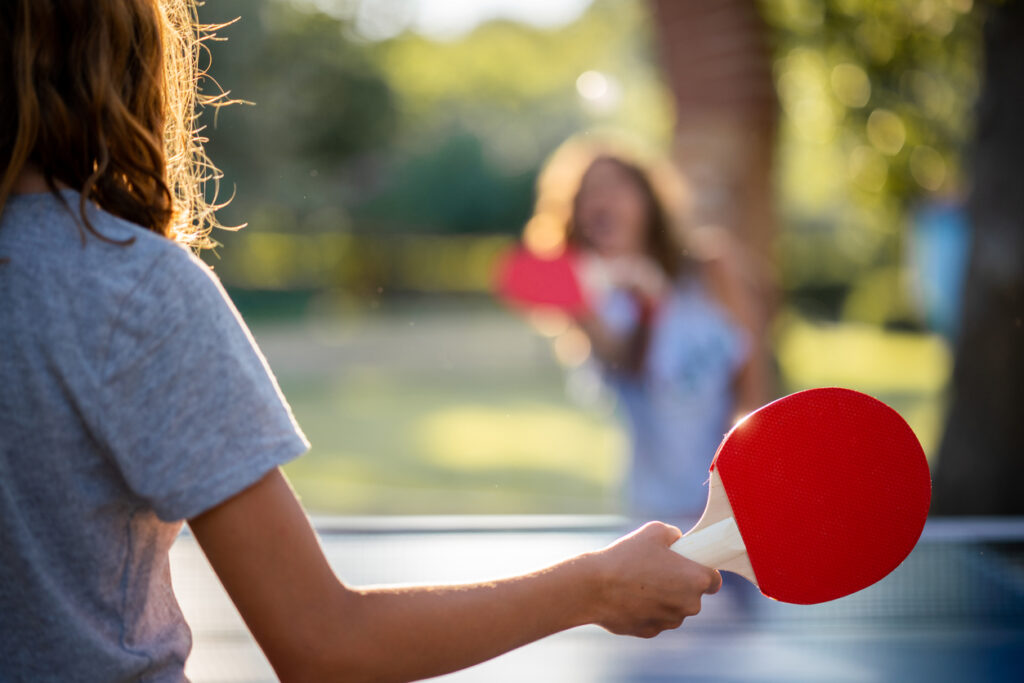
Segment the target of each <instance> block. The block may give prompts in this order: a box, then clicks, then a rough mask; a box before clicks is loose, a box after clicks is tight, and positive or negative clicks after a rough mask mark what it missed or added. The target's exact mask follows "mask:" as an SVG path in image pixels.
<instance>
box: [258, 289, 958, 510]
mask: <svg viewBox="0 0 1024 683" xmlns="http://www.w3.org/2000/svg"><path fill="white" fill-rule="evenodd" d="M254 332H255V334H256V336H257V338H258V339H259V340H260V343H261V346H262V347H263V349H264V351H265V352H266V353H267V356H268V359H269V360H270V363H271V366H272V367H273V368H274V369H275V371H276V373H277V375H278V379H279V381H280V383H281V387H282V389H283V391H284V392H285V395H286V396H287V397H288V399H289V401H290V402H291V405H292V407H293V409H294V411H295V415H296V417H297V419H298V420H299V422H300V424H301V425H302V427H303V429H304V430H305V431H306V434H307V436H308V437H309V438H310V441H311V442H312V444H313V448H312V450H311V451H310V453H308V454H307V455H306V456H304V457H302V458H300V459H298V460H296V461H295V462H293V463H291V464H289V465H288V466H287V467H286V468H285V469H286V472H287V474H288V476H289V478H290V479H291V481H292V483H293V485H294V486H295V488H296V490H297V492H298V493H299V495H300V496H301V497H302V499H303V501H304V503H305V504H306V506H307V508H308V509H310V510H311V511H313V512H315V513H319V514H345V515H348V514H483V513H508V514H518V513H547V514H557V513H608V512H617V511H618V510H619V509H620V507H619V505H620V504H619V496H618V487H619V481H620V478H621V473H622V471H623V468H624V466H625V464H626V460H625V458H626V452H625V450H626V443H625V441H624V437H623V433H622V430H621V429H620V427H619V425H618V422H617V419H616V417H615V416H614V415H613V414H612V412H611V410H610V408H609V406H608V405H607V402H605V403H599V404H598V405H599V406H601V407H600V408H595V407H584V406H581V405H579V404H577V403H574V402H573V401H571V400H569V398H568V397H567V392H566V388H565V387H566V372H565V370H564V369H562V368H560V367H559V366H558V364H557V363H556V362H555V361H554V360H553V357H552V354H551V352H550V348H549V347H550V343H549V341H548V340H546V339H542V338H540V337H539V336H537V335H536V334H534V333H533V332H532V331H531V330H530V329H529V327H528V326H527V325H526V324H525V323H523V322H522V321H521V320H520V319H519V318H517V317H516V316H513V315H511V314H509V313H507V312H504V311H502V310H500V309H497V308H494V307H489V306H483V307H481V306H479V305H475V306H470V307H466V308H459V307H456V308H454V309H451V308H444V309H436V308H430V307H426V306H423V305H417V306H409V307H404V308H397V309H394V310H390V311H388V312H386V313H377V314H374V315H356V316H353V317H351V318H343V319H341V320H332V321H328V322H327V323H324V322H323V321H320V322H318V323H316V324H314V325H311V324H306V323H302V322H297V321H292V322H289V323H284V324H269V325H268V324H265V323H264V324H260V325H256V326H254ZM778 342H779V343H778V356H779V361H780V367H781V369H782V371H783V380H784V389H785V390H787V391H793V390H797V389H801V388H806V387H810V386H824V385H841V386H848V387H851V388H855V389H860V390H862V391H866V392H868V393H871V394H873V395H875V396H877V397H879V398H881V399H882V400H885V401H887V402H888V403H890V404H891V405H893V407H895V408H896V409H897V410H899V411H900V412H901V413H902V414H903V415H904V417H905V418H907V419H908V421H909V422H910V423H911V426H912V427H913V428H914V430H915V432H917V434H918V436H919V438H920V439H921V441H922V443H923V444H924V446H925V449H926V451H929V452H933V451H934V450H935V447H936V445H937V441H938V438H939V436H940V434H941V426H942V419H941V416H942V412H943V404H942V392H943V388H944V386H945V384H946V381H947V378H948V372H949V354H948V351H947V350H946V349H945V347H944V345H942V343H941V342H939V341H937V340H936V339H935V338H934V337H930V336H925V335H908V334H906V333H890V332H884V331H881V330H878V329H875V328H862V327H857V326H850V325H841V326H829V327H823V326H814V325H810V324H808V323H806V322H803V321H799V320H795V319H789V320H788V321H787V322H786V324H785V325H784V326H783V327H781V328H780V331H779V335H778Z"/></svg>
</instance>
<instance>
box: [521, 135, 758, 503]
mask: <svg viewBox="0 0 1024 683" xmlns="http://www.w3.org/2000/svg"><path fill="white" fill-rule="evenodd" d="M558 156H559V155H558V154H556V157H555V159H557V158H558ZM562 156H569V155H562ZM575 156H576V158H577V165H578V166H579V165H580V164H579V156H580V153H579V151H578V150H577V152H576V153H575ZM588 156H589V162H588V163H586V164H585V165H583V167H584V168H585V170H584V172H583V174H582V177H581V179H580V181H579V183H578V186H577V187H578V189H577V190H576V192H575V196H574V197H572V198H571V200H570V203H569V206H568V219H567V221H566V235H565V242H566V243H567V246H568V247H570V248H573V249H574V250H575V251H576V252H577V253H578V254H579V255H580V259H579V262H580V264H581V266H580V272H581V280H582V281H583V285H584V289H585V290H586V291H587V292H588V294H589V299H590V307H589V309H588V312H587V313H584V314H582V315H579V316H577V320H576V322H577V324H578V325H579V327H580V328H581V329H582V330H583V332H585V334H586V335H587V337H588V338H589V340H590V344H591V349H592V354H593V356H594V358H595V359H596V360H597V362H598V364H599V366H600V369H601V371H602V375H603V376H604V378H605V380H606V383H607V384H608V385H609V386H610V387H611V388H612V390H613V391H614V394H615V396H616V397H617V399H618V402H619V404H620V406H621V409H622V411H623V413H624V415H625V418H626V424H627V429H628V435H629V442H630V451H631V465H630V468H629V475H628V479H627V487H626V489H627V500H628V506H629V512H630V513H631V514H633V515H637V516H640V515H655V516H660V517H688V516H695V515H698V514H699V513H700V512H701V511H702V510H703V507H704V504H705V502H706V499H707V491H706V489H705V488H704V487H702V486H701V483H703V482H706V481H707V478H708V467H709V465H710V463H711V459H712V456H713V455H714V453H715V450H716V449H717V447H718V444H719V442H720V441H721V440H722V436H723V435H724V434H725V432H727V431H728V430H729V428H730V427H731V426H732V424H733V423H734V422H735V421H736V419H737V418H738V417H740V416H742V415H744V414H746V413H747V412H749V411H751V410H753V409H755V408H757V407H758V406H759V405H760V404H761V403H762V402H763V401H764V399H765V398H766V394H767V388H766V384H767V382H766V376H767V375H766V371H765V368H764V367H763V364H762V363H760V362H758V360H757V359H759V358H760V357H761V354H759V353H756V352H755V349H756V347H757V345H758V344H759V343H760V340H759V339H758V336H759V334H758V330H759V329H761V326H760V325H759V323H758V313H759V312H758V311H757V310H756V305H755V304H754V297H753V292H752V291H751V288H750V287H748V285H747V283H746V282H745V279H744V269H743V266H742V255H741V251H740V248H739V245H738V244H736V243H735V242H733V241H732V240H731V239H730V238H729V236H728V235H726V234H723V233H722V232H721V231H715V230H713V229H710V228H705V229H702V230H701V231H700V233H699V236H698V233H696V232H694V231H692V230H688V231H685V232H684V231H683V230H682V229H681V228H682V227H683V226H682V225H681V223H680V221H678V220H677V219H676V218H675V216H674V215H673V213H672V212H670V209H669V206H668V202H667V201H665V200H664V199H662V197H661V196H660V194H659V191H658V189H656V186H655V184H654V182H652V179H651V176H650V175H649V174H648V172H647V171H646V170H645V168H644V167H643V166H642V165H641V164H639V163H637V162H635V161H632V160H631V159H630V156H629V155H628V154H626V153H624V152H623V151H621V150H618V149H609V150H603V151H591V152H590V153H589V155H588ZM555 159H553V162H552V163H553V164H554V163H555ZM551 173H554V174H557V173H562V175H563V176H564V172H562V171H552V172H551ZM546 175H549V176H550V174H548V173H546ZM563 180H564V177H563ZM550 184H551V183H550V177H548V178H542V179H541V183H540V188H541V195H542V196H541V198H540V200H539V202H538V207H539V208H540V209H541V210H543V206H544V204H545V200H546V198H545V197H544V196H543V194H544V190H545V186H546V185H550ZM662 194H668V193H667V192H663V193H662ZM673 208H674V207H673Z"/></svg>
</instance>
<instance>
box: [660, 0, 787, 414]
mask: <svg viewBox="0 0 1024 683" xmlns="http://www.w3.org/2000/svg"><path fill="white" fill-rule="evenodd" d="M650 3H651V8H652V11H653V17H654V27H655V34H656V37H657V42H658V47H659V51H660V53H661V62H662V66H663V68H664V71H665V75H666V80H667V83H668V86H669V89H670V90H671V91H672V94H673V96H674V99H675V105H676V128H675V141H674V145H673V157H674V160H675V163H676V166H677V167H678V168H679V170H680V172H681V173H682V175H683V177H684V178H685V179H686V181H687V183H688V185H689V186H690V188H691V194H692V207H691V209H692V213H693V219H694V223H695V224H696V225H697V226H701V225H714V226H717V227H720V228H725V229H727V230H729V232H731V233H732V234H733V235H734V236H736V238H737V241H738V242H739V243H740V244H742V245H743V247H744V253H743V254H740V255H739V256H741V257H742V261H743V263H744V264H745V265H744V268H743V272H744V273H745V274H746V276H747V282H746V284H747V285H748V286H749V287H750V290H751V294H752V299H753V300H754V301H756V302H757V303H758V308H759V311H758V313H759V320H758V329H757V330H756V339H755V340H754V342H755V343H754V349H753V353H754V363H755V366H754V370H753V371H754V372H755V373H756V374H757V375H758V376H759V377H761V378H763V379H762V381H761V382H760V384H763V385H764V386H763V390H762V393H763V395H762V396H761V397H760V398H761V400H767V399H769V398H773V397H774V395H775V390H774V387H773V385H775V384H776V381H775V378H774V377H773V375H774V372H773V370H772V369H771V368H772V366H773V364H772V362H771V349H770V347H769V343H768V339H769V337H770V333H771V321H772V318H773V316H774V313H775V309H776V307H777V303H778V278H777V271H776V267H775V256H774V242H775V233H776V215H775V188H774V182H773V180H774V173H773V171H774V153H775V137H776V129H777V127H778V99H777V97H776V95H775V84H774V81H773V80H772V55H771V49H770V47H769V45H768V40H767V37H768V35H767V34H768V31H767V28H766V26H765V24H764V22H763V21H762V19H761V16H760V14H759V12H758V9H757V5H756V3H755V2H754V0H650Z"/></svg>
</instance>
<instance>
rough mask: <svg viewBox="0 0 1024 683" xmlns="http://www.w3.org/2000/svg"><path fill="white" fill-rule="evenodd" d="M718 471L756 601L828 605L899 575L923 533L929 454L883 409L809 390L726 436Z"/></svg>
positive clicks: (857, 398) (845, 393)
mask: <svg viewBox="0 0 1024 683" xmlns="http://www.w3.org/2000/svg"><path fill="white" fill-rule="evenodd" d="M715 468H717V469H718V474H719V476H720V477H721V479H722V484H723V488H724V489H725V493H726V495H727V496H728V498H729V504H730V505H731V506H732V510H733V515H734V517H735V519H736V526H737V527H738V528H739V531H740V535H741V536H742V537H743V542H744V545H745V546H746V548H747V554H748V556H749V558H750V565H751V567H752V568H753V570H754V575H755V576H756V577H757V583H758V586H759V588H760V589H761V592H762V593H764V594H765V595H767V596H768V597H771V598H775V599H776V600H782V601H785V602H792V603H798V604H812V603H818V602H825V601H826V600H834V599H836V598H839V597H842V596H844V595H848V594H850V593H853V592H855V591H858V590H861V589H862V588H865V587H867V586H869V585H871V584H873V583H875V582H876V581H878V580H879V579H881V578H883V577H884V576H886V575H887V574H888V573H889V572H891V571H892V570H893V569H895V568H896V567H897V566H898V565H899V564H900V563H901V562H902V561H903V559H904V558H905V557H906V556H907V555H908V554H909V553H910V551H911V550H912V549H913V547H914V545H915V544H916V543H917V539H918V538H919V537H920V535H921V530H922V529H923V528H924V522H925V518H926V517H927V515H928V507H929V505H930V503H931V478H930V476H929V473H928V464H927V461H926V460H925V456H924V452H923V451H922V449H921V445H920V444H919V443H918V441H917V437H915V436H914V433H913V432H912V431H911V429H910V427H909V425H907V423H906V422H904V420H903V418H901V417H900V416H899V414H898V413H896V411H894V410H893V409H892V408H890V407H889V406H887V405H885V404H884V403H882V402H881V401H878V400H877V399H874V398H872V397H870V396H868V395H866V394H862V393H859V392H856V391H851V390H849V389H838V388H828V389H811V390H809V391H802V392H799V393H796V394H792V395H790V396H786V397H785V398H781V399H779V400H777V401H775V402H773V403H769V404H768V405H766V406H764V407H762V408H761V409H759V410H757V411H756V412H754V413H752V414H751V415H749V416H748V417H747V418H746V419H745V420H743V421H742V422H740V423H739V424H738V425H736V426H735V427H734V428H733V429H732V431H731V432H729V434H728V435H727V436H726V438H725V440H724V441H723V442H722V444H721V446H719V448H718V452H717V453H716V454H715V459H714V461H713V462H712V464H711V469H715Z"/></svg>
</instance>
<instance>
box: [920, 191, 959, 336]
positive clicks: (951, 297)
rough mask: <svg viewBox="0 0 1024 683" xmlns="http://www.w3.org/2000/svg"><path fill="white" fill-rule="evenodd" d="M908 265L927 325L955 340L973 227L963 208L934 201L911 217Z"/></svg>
mask: <svg viewBox="0 0 1024 683" xmlns="http://www.w3.org/2000/svg"><path fill="white" fill-rule="evenodd" d="M910 237H911V245H910V250H909V265H910V266H911V272H912V273H913V274H914V286H915V287H914V288H915V290H916V294H917V300H918V302H919V305H920V307H921V312H922V314H923V315H924V319H925V322H926V323H927V325H928V327H929V328H931V329H933V330H935V331H936V332H939V333H940V334H942V335H944V336H945V337H946V338H947V339H955V338H956V335H957V330H958V328H959V324H960V309H961V303H962V301H963V287H964V279H965V276H966V274H967V258H968V254H969V252H970V244H971V229H970V223H969V221H968V218H967V212H966V210H965V209H964V207H963V206H962V205H961V204H959V203H955V202H935V203H931V204H927V205H925V206H923V207H922V208H921V209H919V210H918V211H917V212H916V213H915V214H914V217H913V218H912V224H911V233H910Z"/></svg>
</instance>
